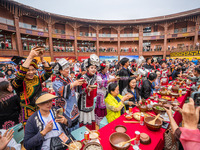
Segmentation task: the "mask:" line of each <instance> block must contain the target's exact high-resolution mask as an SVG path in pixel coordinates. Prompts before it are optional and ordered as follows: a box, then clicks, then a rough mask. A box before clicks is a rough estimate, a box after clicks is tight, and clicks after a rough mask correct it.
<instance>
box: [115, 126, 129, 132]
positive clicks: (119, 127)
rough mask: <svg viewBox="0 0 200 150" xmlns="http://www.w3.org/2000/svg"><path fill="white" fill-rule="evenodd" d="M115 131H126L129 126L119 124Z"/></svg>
mask: <svg viewBox="0 0 200 150" xmlns="http://www.w3.org/2000/svg"><path fill="white" fill-rule="evenodd" d="M115 131H116V132H121V133H125V132H126V131H127V128H126V127H125V126H123V125H117V126H116V127H115Z"/></svg>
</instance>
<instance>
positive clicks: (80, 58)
mask: <svg viewBox="0 0 200 150" xmlns="http://www.w3.org/2000/svg"><path fill="white" fill-rule="evenodd" d="M88 58H90V56H79V57H78V61H80V62H83V61H84V60H85V59H88Z"/></svg>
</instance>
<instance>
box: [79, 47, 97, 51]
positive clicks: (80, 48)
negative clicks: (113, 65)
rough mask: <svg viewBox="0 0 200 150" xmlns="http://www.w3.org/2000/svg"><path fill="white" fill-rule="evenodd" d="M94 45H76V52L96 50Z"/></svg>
mask: <svg viewBox="0 0 200 150" xmlns="http://www.w3.org/2000/svg"><path fill="white" fill-rule="evenodd" d="M96 50H97V49H96V47H78V50H77V51H78V52H96Z"/></svg>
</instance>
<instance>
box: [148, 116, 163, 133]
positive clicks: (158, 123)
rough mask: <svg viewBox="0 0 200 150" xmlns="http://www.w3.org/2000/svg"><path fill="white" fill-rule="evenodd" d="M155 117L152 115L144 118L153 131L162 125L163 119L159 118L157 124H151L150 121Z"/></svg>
mask: <svg viewBox="0 0 200 150" xmlns="http://www.w3.org/2000/svg"><path fill="white" fill-rule="evenodd" d="M153 119H155V117H152V116H151V117H146V118H144V124H145V125H146V126H147V128H148V129H149V130H151V131H158V130H159V129H160V128H161V127H162V120H160V119H157V120H156V122H155V125H153V124H149V121H152V120H153Z"/></svg>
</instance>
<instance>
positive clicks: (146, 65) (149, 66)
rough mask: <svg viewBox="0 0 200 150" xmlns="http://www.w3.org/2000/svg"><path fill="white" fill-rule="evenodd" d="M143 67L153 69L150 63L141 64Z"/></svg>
mask: <svg viewBox="0 0 200 150" xmlns="http://www.w3.org/2000/svg"><path fill="white" fill-rule="evenodd" d="M143 67H144V68H146V69H151V70H154V67H153V66H152V65H148V64H145V65H143Z"/></svg>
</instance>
